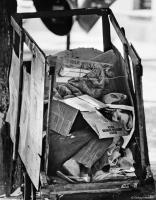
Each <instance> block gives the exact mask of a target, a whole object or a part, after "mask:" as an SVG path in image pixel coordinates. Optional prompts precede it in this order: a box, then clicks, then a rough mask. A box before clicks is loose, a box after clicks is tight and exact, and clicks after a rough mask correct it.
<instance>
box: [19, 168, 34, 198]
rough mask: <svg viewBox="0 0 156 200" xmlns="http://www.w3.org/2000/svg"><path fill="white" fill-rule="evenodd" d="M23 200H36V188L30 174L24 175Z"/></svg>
mask: <svg viewBox="0 0 156 200" xmlns="http://www.w3.org/2000/svg"><path fill="white" fill-rule="evenodd" d="M22 191H23V200H36V188H35V187H34V185H33V184H32V182H31V180H30V178H29V176H28V174H27V173H26V172H24V173H23V190H22Z"/></svg>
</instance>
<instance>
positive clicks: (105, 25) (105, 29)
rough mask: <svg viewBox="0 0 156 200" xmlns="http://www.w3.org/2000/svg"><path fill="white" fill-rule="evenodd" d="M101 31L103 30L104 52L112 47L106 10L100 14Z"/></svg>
mask: <svg viewBox="0 0 156 200" xmlns="http://www.w3.org/2000/svg"><path fill="white" fill-rule="evenodd" d="M102 31H103V49H104V52H105V51H108V50H110V49H112V43H111V34H110V23H109V19H108V14H107V13H106V12H103V15H102Z"/></svg>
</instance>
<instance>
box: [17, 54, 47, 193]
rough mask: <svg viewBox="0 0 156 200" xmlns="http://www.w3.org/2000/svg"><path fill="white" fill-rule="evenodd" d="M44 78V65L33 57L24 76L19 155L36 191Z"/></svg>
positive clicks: (40, 145)
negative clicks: (29, 69)
mask: <svg viewBox="0 0 156 200" xmlns="http://www.w3.org/2000/svg"><path fill="white" fill-rule="evenodd" d="M25 73H26V72H25ZM44 76H45V63H43V62H42V61H41V60H40V58H38V57H33V58H32V65H31V74H29V75H28V74H27V75H25V76H24V83H23V86H24V87H23V99H22V106H23V108H22V111H21V120H20V133H21V134H20V138H19V154H20V156H21V159H22V161H23V163H24V165H25V167H26V170H27V173H28V174H29V177H30V179H31V181H32V182H33V184H34V186H35V187H36V189H38V186H39V174H40V163H41V157H40V156H41V153H42V131H43V106H44Z"/></svg>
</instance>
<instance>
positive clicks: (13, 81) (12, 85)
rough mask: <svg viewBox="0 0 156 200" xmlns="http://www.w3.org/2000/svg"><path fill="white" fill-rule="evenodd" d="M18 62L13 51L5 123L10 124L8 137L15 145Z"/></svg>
mask: <svg viewBox="0 0 156 200" xmlns="http://www.w3.org/2000/svg"><path fill="white" fill-rule="evenodd" d="M19 66H20V60H19V58H18V57H17V56H16V54H15V52H14V50H13V52H12V62H11V70H10V76H9V89H10V102H9V109H8V112H7V116H6V121H7V122H9V123H10V137H11V139H12V142H13V143H15V137H16V128H17V127H16V125H17V113H18V91H19V78H20V70H19Z"/></svg>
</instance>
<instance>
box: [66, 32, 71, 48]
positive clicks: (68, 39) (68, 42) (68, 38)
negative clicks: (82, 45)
mask: <svg viewBox="0 0 156 200" xmlns="http://www.w3.org/2000/svg"><path fill="white" fill-rule="evenodd" d="M66 49H67V50H69V49H70V33H68V35H67V48H66Z"/></svg>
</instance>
